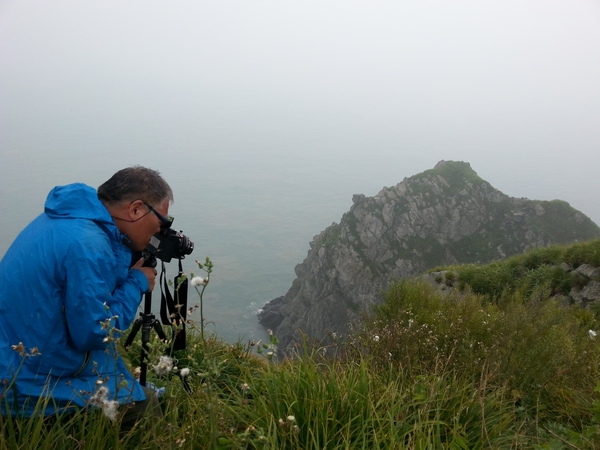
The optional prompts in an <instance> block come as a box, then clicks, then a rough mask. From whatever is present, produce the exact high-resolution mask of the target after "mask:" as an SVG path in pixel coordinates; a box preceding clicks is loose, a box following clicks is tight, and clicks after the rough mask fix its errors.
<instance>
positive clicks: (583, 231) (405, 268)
mask: <svg viewBox="0 0 600 450" xmlns="http://www.w3.org/2000/svg"><path fill="white" fill-rule="evenodd" d="M352 200H353V205H352V207H351V208H350V211H348V212H347V213H345V214H344V215H343V217H342V218H341V220H340V223H339V224H338V223H333V224H332V225H331V226H329V227H328V228H327V229H325V230H324V231H323V232H321V233H320V234H319V235H317V236H315V237H314V239H313V241H312V242H311V243H310V249H309V251H308V255H307V257H306V259H305V260H304V261H303V262H302V263H301V264H298V265H297V266H296V268H295V273H296V279H295V280H294V281H293V283H292V286H291V287H290V289H289V290H288V292H287V293H286V294H285V295H284V296H281V297H278V298H276V299H273V300H271V301H269V302H268V303H267V304H266V305H265V306H264V308H263V309H262V310H261V312H260V313H259V315H258V318H259V322H260V323H261V325H263V326H264V327H265V328H267V329H270V330H273V332H274V333H275V334H276V335H277V337H278V338H279V341H280V346H279V348H280V352H281V353H283V354H286V353H288V352H289V351H291V350H292V349H293V348H294V346H295V345H297V344H299V343H300V342H301V341H302V340H303V339H304V338H308V339H310V340H312V341H319V342H323V343H324V344H327V343H328V341H329V339H330V338H329V336H331V335H332V334H333V333H336V335H337V336H338V337H339V336H340V335H344V334H346V333H348V331H349V330H350V329H351V327H352V324H353V323H354V322H355V321H357V320H358V319H359V318H360V314H361V313H362V312H364V311H367V310H368V309H369V308H370V307H371V305H373V304H376V303H378V302H380V301H382V292H383V291H384V290H385V289H386V288H387V286H388V285H389V284H390V283H391V282H392V281H395V280H399V279H402V278H408V277H414V276H419V275H422V274H424V273H425V272H426V271H428V270H430V269H432V268H435V267H437V266H447V265H454V264H466V263H487V262H490V261H494V260H497V259H503V258H506V257H508V256H512V255H516V254H519V253H523V252H526V251H528V250H531V249H533V248H536V247H544V246H549V245H554V244H568V243H572V242H577V241H586V240H590V239H595V238H599V237H600V228H599V227H598V226H597V225H596V224H595V223H593V222H592V221H591V220H590V219H589V218H588V217H587V216H585V215H584V214H583V213H581V212H579V211H577V210H575V209H574V208H572V207H571V206H570V205H569V204H568V203H566V202H564V201H560V200H553V201H538V200H529V199H526V198H514V197H509V196H507V195H505V194H503V193H502V192H500V191H499V190H497V189H495V188H494V187H492V186H491V185H490V184H489V183H488V182H487V181H485V180H483V179H481V178H480V177H479V176H478V175H477V173H476V172H475V171H474V170H473V169H472V168H471V166H470V165H469V164H468V163H466V162H456V161H441V162H439V163H438V164H437V165H436V166H435V167H434V168H433V169H430V170H427V171H425V172H423V173H420V174H417V175H414V176H412V177H410V178H405V179H404V180H403V181H402V182H401V183H399V184H397V185H396V186H393V187H390V188H387V187H386V188H383V189H382V190H381V191H380V192H379V193H378V194H377V195H375V196H373V197H366V196H364V195H361V194H357V195H354V196H353V199H352Z"/></svg>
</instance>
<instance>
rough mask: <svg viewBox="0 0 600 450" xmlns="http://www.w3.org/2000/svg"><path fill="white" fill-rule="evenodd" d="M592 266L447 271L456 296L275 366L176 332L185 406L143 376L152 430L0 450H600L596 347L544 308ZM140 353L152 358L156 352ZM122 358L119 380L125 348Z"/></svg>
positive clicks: (405, 295) (408, 305) (392, 306)
mask: <svg viewBox="0 0 600 450" xmlns="http://www.w3.org/2000/svg"><path fill="white" fill-rule="evenodd" d="M598 253H599V252H598V243H597V242H592V243H586V244H576V245H574V246H569V247H564V248H563V247H561V248H550V249H547V250H541V249H540V250H536V251H534V252H533V253H530V254H526V255H521V256H520V257H519V258H516V259H512V258H511V259H509V260H506V261H505V264H506V266H502V265H500V263H498V264H494V265H489V266H481V267H480V268H479V269H480V270H481V271H483V273H484V275H482V274H475V273H474V272H473V273H472V272H469V271H474V270H475V269H474V268H473V267H471V266H469V267H466V268H465V269H464V270H465V272H462V271H461V270H462V269H461V268H460V267H458V268H453V273H455V276H456V279H455V281H454V282H455V283H459V282H462V284H463V287H464V288H465V289H464V291H459V290H458V289H457V290H455V292H454V293H453V294H450V295H447V296H442V295H441V294H439V293H438V292H436V291H433V290H432V288H431V287H429V286H428V285H426V284H424V283H422V282H420V281H418V280H404V281H401V282H398V283H396V284H394V285H393V286H391V287H390V288H389V289H388V291H387V293H386V299H385V302H384V303H383V304H382V305H379V306H378V307H376V308H375V309H374V310H373V311H372V313H371V314H369V315H368V316H367V317H365V318H364V321H363V323H361V324H360V325H359V326H358V327H357V328H358V329H357V330H356V332H355V334H353V335H352V336H351V337H350V338H349V340H345V341H343V342H341V341H340V342H339V343H338V344H336V345H332V346H329V347H319V346H318V345H317V346H309V345H308V344H306V345H305V346H304V348H302V349H301V350H300V351H299V352H298V353H297V354H295V355H293V357H291V358H288V359H286V360H284V361H279V362H277V361H276V360H275V359H273V358H271V355H270V353H268V352H265V350H269V351H271V350H273V346H274V344H276V340H275V338H273V339H274V340H273V342H271V343H266V344H264V347H263V344H260V343H259V344H255V343H251V342H249V343H242V342H240V343H236V344H233V345H231V344H228V343H225V342H222V341H220V340H219V339H218V337H217V336H214V335H210V336H205V337H204V339H203V338H202V337H201V334H200V333H199V332H197V331H195V329H194V328H193V327H188V345H187V349H186V350H181V351H179V352H178V353H176V354H175V356H176V358H177V359H178V363H177V365H178V367H179V368H180V369H181V368H186V369H190V372H191V374H190V375H189V377H188V378H187V379H188V381H189V383H190V386H191V393H190V392H188V391H187V390H186V389H185V388H184V386H183V384H182V383H181V382H180V380H179V378H178V377H177V376H175V372H176V371H173V372H172V373H171V375H170V376H168V377H158V376H157V375H156V374H155V373H154V372H153V371H150V372H149V373H148V376H149V381H151V382H152V383H154V384H156V385H157V386H159V387H164V388H165V390H166V392H165V395H164V396H162V397H161V405H162V408H163V411H164V417H163V418H161V419H156V418H148V419H147V420H144V421H143V422H141V423H140V424H139V425H138V426H137V427H135V428H134V429H133V430H132V431H131V432H129V433H128V434H125V435H121V434H120V433H119V423H118V421H117V422H112V421H111V420H109V419H108V418H107V417H105V416H104V415H103V414H102V411H100V410H93V411H89V412H87V413H84V412H78V413H75V414H73V415H70V416H64V417H59V418H56V419H54V420H48V419H46V420H44V419H41V418H32V419H10V418H0V429H1V430H2V436H3V438H2V440H1V441H0V450H3V449H33V448H35V449H46V448H48V449H50V448H52V449H54V448H69V449H71V448H72V449H106V448H112V449H129V448H136V449H137V448H140V449H176V448H185V449H277V450H279V449H535V450H542V449H577V448H579V449H593V448H600V398H599V390H600V387H598V381H599V380H600V341H598V340H597V339H600V337H598V338H594V337H592V335H590V333H589V331H590V330H596V331H600V323H599V319H598V317H597V316H596V314H595V313H594V311H592V310H588V309H582V308H577V307H564V306H560V305H559V304H558V303H556V302H555V301H553V300H552V297H551V294H552V291H553V289H554V288H555V287H553V284H552V282H551V281H550V280H552V279H553V277H554V275H553V274H554V272H553V270H552V269H551V268H552V266H553V265H554V264H559V263H560V262H562V261H566V262H568V263H569V264H571V265H573V266H577V265H579V264H583V263H590V261H594V258H597V256H598ZM541 269H543V270H541ZM511 271H512V272H511ZM465 273H467V274H471V275H470V276H471V277H472V278H470V279H469V278H466V277H465ZM506 273H509V274H512V275H513V276H512V278H511V277H506ZM460 280H462V281H460ZM466 280H469V281H470V282H473V283H474V282H475V280H476V281H477V283H479V284H477V283H475V285H476V286H479V287H478V289H479V290H481V293H478V292H475V291H476V289H474V288H473V289H471V288H470V284H468V283H467V281H466ZM482 280H484V281H482ZM485 280H487V282H485ZM519 280H520V281H519ZM486 283H487V284H486ZM484 293H485V295H484ZM151 348H152V355H151V357H152V358H153V359H157V358H158V356H159V355H160V354H161V352H162V351H163V349H162V347H161V345H160V344H159V343H157V342H155V341H153V342H152V343H151ZM259 350H260V351H261V352H262V353H259ZM123 353H124V354H125V356H126V357H128V358H130V359H131V361H132V364H133V365H134V366H135V365H136V364H137V362H136V359H137V358H138V355H139V343H136V344H135V345H134V346H133V347H132V348H131V349H129V350H127V351H125V350H123ZM150 367H152V364H150Z"/></svg>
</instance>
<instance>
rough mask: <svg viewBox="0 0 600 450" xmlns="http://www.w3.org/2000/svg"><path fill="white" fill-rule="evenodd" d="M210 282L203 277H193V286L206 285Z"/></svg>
mask: <svg viewBox="0 0 600 450" xmlns="http://www.w3.org/2000/svg"><path fill="white" fill-rule="evenodd" d="M207 284H208V280H207V279H206V278H202V277H194V278H192V286H206V285H207Z"/></svg>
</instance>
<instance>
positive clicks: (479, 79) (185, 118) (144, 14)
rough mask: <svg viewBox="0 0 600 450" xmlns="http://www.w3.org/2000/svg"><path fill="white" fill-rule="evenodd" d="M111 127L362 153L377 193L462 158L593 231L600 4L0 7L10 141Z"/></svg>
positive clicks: (27, 3) (0, 67) (238, 2)
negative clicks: (386, 171)
mask: <svg viewBox="0 0 600 450" xmlns="http://www.w3.org/2000/svg"><path fill="white" fill-rule="evenodd" d="M107 112H110V114H109V115H110V119H106V117H105V118H104V120H107V122H106V123H105V124H104V125H105V126H106V127H114V128H115V129H118V128H119V127H121V128H128V129H132V130H135V129H140V127H143V126H144V124H145V123H152V120H153V118H155V117H159V116H161V115H163V114H167V113H168V115H169V117H170V118H171V120H172V127H174V128H178V129H179V130H180V131H181V130H184V129H185V127H188V126H189V127H191V126H192V123H193V124H195V125H194V126H200V127H203V128H204V129H206V130H210V131H211V133H213V135H214V136H217V137H218V136H219V134H222V135H225V134H228V135H229V134H236V135H239V136H244V135H245V134H248V133H253V135H254V136H261V135H263V136H265V139H268V136H269V133H270V132H271V130H273V129H277V132H278V133H279V134H280V135H281V134H287V135H288V136H289V137H290V139H296V138H297V139H303V145H305V146H306V147H311V146H312V147H313V148H314V151H315V152H331V154H332V155H333V156H334V157H337V158H345V157H350V156H349V155H354V157H358V155H360V153H361V152H363V153H364V154H363V155H362V157H363V158H364V160H370V159H373V158H377V159H379V161H380V164H381V165H382V167H386V166H390V165H393V166H396V167H397V168H398V169H397V173H398V177H397V178H398V179H397V180H391V179H386V180H383V181H385V183H384V182H383V181H382V186H383V185H390V184H392V182H400V181H401V180H402V178H403V177H405V176H411V175H414V174H415V173H418V172H420V171H422V170H426V169H428V168H431V167H433V165H434V164H435V163H436V162H437V161H439V160H441V159H454V160H464V161H468V162H470V163H471V165H472V167H473V168H474V169H475V170H476V171H477V172H478V173H479V175H480V176H482V177H483V178H484V179H486V180H488V181H490V182H491V183H492V184H493V185H494V186H495V187H497V188H499V189H501V190H502V191H503V192H505V193H507V194H509V195H513V196H519V197H520V196H526V197H529V198H536V199H544V200H551V199H554V198H561V199H564V200H567V201H569V202H570V203H571V204H572V205H573V206H574V207H576V208H578V209H580V210H582V211H583V212H584V213H586V214H587V215H589V216H590V217H591V218H592V219H594V220H595V221H596V222H597V223H600V205H599V202H598V194H599V193H600V173H599V171H600V164H599V162H600V151H599V143H600V1H598V0H418V1H417V0H414V1H413V0H411V1H408V0H393V1H376V0H368V1H367V0H364V1H353V0H343V1H342V0H320V1H306V0H303V1H287V0H271V1H262V0H259V1H254V0H232V1H229V0H219V1H216V0H214V1H199V0H193V1H191V0H171V1H156V0H43V1H42V0H38V1H34V0H0V120H1V125H0V126H1V127H2V128H3V129H4V131H5V132H6V131H8V130H14V129H17V128H19V127H22V124H23V122H24V121H28V122H30V123H35V124H36V127H42V128H44V127H46V128H48V129H50V128H51V127H53V128H56V129H59V128H60V127H65V126H67V124H68V123H72V121H73V120H74V119H73V118H74V117H76V119H77V121H78V122H77V123H78V124H79V125H78V126H79V129H80V130H81V133H87V132H90V133H91V131H92V130H93V126H95V125H94V124H95V123H97V122H98V118H97V116H100V115H103V116H106V115H107ZM30 126H31V125H30ZM136 127H137V128H136ZM1 131H2V130H0V132H1ZM153 132H154V133H156V135H157V138H160V136H159V131H157V130H154V131H153ZM170 132H173V131H172V130H171V131H170ZM217 137H215V139H217ZM1 139H2V138H1V137H0V145H2V147H3V148H0V152H9V151H18V147H15V146H14V142H15V140H16V138H15V137H14V136H13V137H12V138H11V142H10V143H8V142H7V141H4V143H3V141H2V140H1ZM22 139H27V137H26V136H22ZM240 151H242V150H240ZM31 163H32V164H35V161H32V162H31ZM0 170H2V169H0ZM4 170H10V169H9V168H7V167H4ZM382 170H383V169H382ZM103 175H104V174H103ZM353 193H354V192H349V193H348V198H350V196H351V195H352V194H353ZM365 193H366V194H367V195H369V194H370V195H373V194H374V193H375V192H365ZM333 219H334V220H337V219H338V218H337V217H336V218H333Z"/></svg>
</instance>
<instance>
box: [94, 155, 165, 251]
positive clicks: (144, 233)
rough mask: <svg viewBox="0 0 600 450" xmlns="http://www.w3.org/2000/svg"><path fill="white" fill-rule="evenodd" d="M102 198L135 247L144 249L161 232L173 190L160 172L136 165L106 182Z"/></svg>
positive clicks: (100, 192)
mask: <svg viewBox="0 0 600 450" xmlns="http://www.w3.org/2000/svg"><path fill="white" fill-rule="evenodd" d="M98 198H99V199H100V200H101V201H102V203H103V204H104V206H106V208H107V209H108V211H109V212H110V215H111V216H112V217H113V219H115V224H116V225H117V227H118V228H119V230H120V231H121V233H123V234H126V235H127V237H128V238H129V239H130V241H131V248H133V249H134V250H138V251H141V250H143V249H145V248H146V246H147V245H148V243H149V242H150V239H151V238H152V236H153V235H155V234H156V233H158V232H159V231H160V227H161V225H163V223H162V221H161V217H160V216H163V217H164V216H167V215H168V212H169V205H170V203H171V202H172V201H173V191H172V190H171V188H170V186H169V185H168V184H167V182H166V181H165V180H163V178H162V177H161V176H160V174H159V173H158V172H157V171H155V170H152V169H147V168H145V167H141V166H134V167H129V168H126V169H122V170H119V171H118V172H117V173H115V174H114V175H113V176H112V177H111V178H110V179H109V180H108V181H106V182H104V183H103V184H102V185H101V186H100V187H99V188H98ZM156 213H158V214H156Z"/></svg>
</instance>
